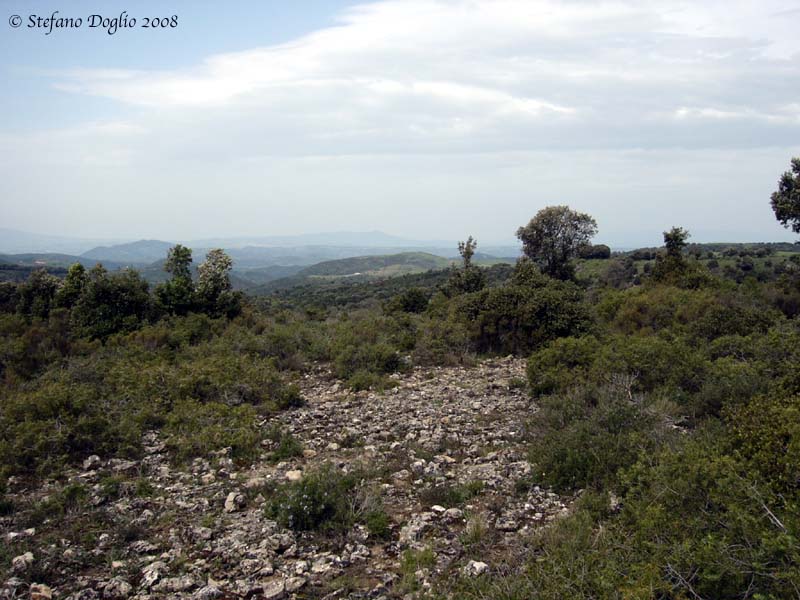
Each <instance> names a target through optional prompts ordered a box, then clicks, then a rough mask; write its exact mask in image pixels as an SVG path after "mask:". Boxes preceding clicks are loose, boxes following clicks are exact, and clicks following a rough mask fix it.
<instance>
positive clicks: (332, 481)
mask: <svg viewBox="0 0 800 600" xmlns="http://www.w3.org/2000/svg"><path fill="white" fill-rule="evenodd" d="M358 483H359V482H358V479H357V478H356V476H354V475H352V474H345V473H342V472H341V471H340V470H339V469H337V468H336V467H335V466H333V465H331V464H328V463H326V464H324V465H322V466H321V467H319V469H318V470H316V471H311V472H308V473H306V474H305V476H304V477H303V478H302V479H301V480H300V481H297V482H293V483H290V484H286V485H284V486H283V487H282V488H279V489H278V490H277V492H276V494H275V496H273V497H272V498H270V499H269V501H268V503H267V506H266V511H267V515H269V516H270V517H271V518H275V519H277V520H278V522H279V523H280V524H281V526H283V527H288V528H290V529H293V530H295V531H311V530H313V531H325V532H340V531H345V530H347V529H349V528H350V526H351V525H352V524H353V522H354V520H355V514H354V511H353V509H352V504H351V501H352V499H353V498H354V497H355V493H356V488H357V486H358Z"/></svg>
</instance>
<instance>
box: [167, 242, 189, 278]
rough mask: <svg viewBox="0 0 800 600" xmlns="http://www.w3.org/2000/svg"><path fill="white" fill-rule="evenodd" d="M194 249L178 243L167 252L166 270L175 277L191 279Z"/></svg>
mask: <svg viewBox="0 0 800 600" xmlns="http://www.w3.org/2000/svg"><path fill="white" fill-rule="evenodd" d="M191 264H192V249H191V248H187V247H186V246H181V245H180V244H176V245H175V246H173V247H172V248H170V249H169V251H168V252H167V260H166V261H165V262H164V270H165V271H166V272H167V273H169V274H170V275H172V277H173V278H176V279H177V278H185V279H191V278H192V272H191V270H190V266H191Z"/></svg>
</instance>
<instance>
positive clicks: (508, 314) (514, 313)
mask: <svg viewBox="0 0 800 600" xmlns="http://www.w3.org/2000/svg"><path fill="white" fill-rule="evenodd" d="M453 310H454V314H455V315H456V318H457V319H458V320H460V321H462V322H463V323H465V324H466V325H467V326H468V328H469V332H470V333H469V335H470V338H471V342H472V346H473V348H474V350H475V351H476V352H479V353H486V352H492V353H503V354H512V353H513V354H524V353H529V352H530V351H531V350H533V349H536V348H538V347H539V346H541V345H542V344H543V343H546V342H548V341H550V340H553V339H555V338H558V337H563V336H569V335H575V334H579V333H582V332H585V331H588V329H589V328H590V317H589V314H588V312H587V310H586V307H585V306H584V304H583V303H582V296H581V292H580V289H579V288H578V287H577V286H575V285H574V284H572V283H569V282H561V281H556V280H552V279H549V278H546V277H544V276H542V275H541V274H536V272H535V271H532V270H531V268H530V265H529V264H528V263H526V262H523V263H521V266H519V271H518V272H517V273H515V275H514V278H513V279H512V283H511V284H510V285H506V286H503V287H497V288H488V289H485V290H482V291H480V292H477V293H473V294H465V295H463V296H460V297H458V298H456V299H455V301H454V305H453Z"/></svg>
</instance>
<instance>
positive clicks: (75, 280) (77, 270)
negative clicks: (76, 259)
mask: <svg viewBox="0 0 800 600" xmlns="http://www.w3.org/2000/svg"><path fill="white" fill-rule="evenodd" d="M88 279H89V278H88V276H87V275H86V268H85V267H84V266H83V265H82V264H81V263H75V264H73V265H72V266H71V267H70V268H69V271H67V276H66V277H65V278H64V285H62V286H61V289H59V290H58V293H57V294H56V298H55V300H56V305H57V306H59V307H61V308H72V307H73V306H75V303H76V302H78V298H80V296H81V292H83V288H84V287H85V286H86V282H87V281H88Z"/></svg>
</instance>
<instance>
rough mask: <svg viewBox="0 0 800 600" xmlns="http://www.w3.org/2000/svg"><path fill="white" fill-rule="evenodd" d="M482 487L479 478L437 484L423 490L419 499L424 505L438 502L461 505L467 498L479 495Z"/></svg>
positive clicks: (446, 504) (452, 505)
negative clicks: (450, 483) (457, 482)
mask: <svg viewBox="0 0 800 600" xmlns="http://www.w3.org/2000/svg"><path fill="white" fill-rule="evenodd" d="M483 488H484V483H483V482H482V481H479V480H475V481H470V482H467V483H464V484H460V485H449V484H444V485H437V486H434V487H430V488H428V489H425V490H423V491H422V492H421V493H420V495H419V499H420V502H422V503H423V504H425V505H428V506H432V505H434V504H439V505H441V506H445V507H448V508H451V507H455V506H461V505H462V504H464V503H465V502H467V501H468V500H471V499H472V498H474V497H475V496H477V495H479V494H480V493H481V492H482V491H483Z"/></svg>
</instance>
